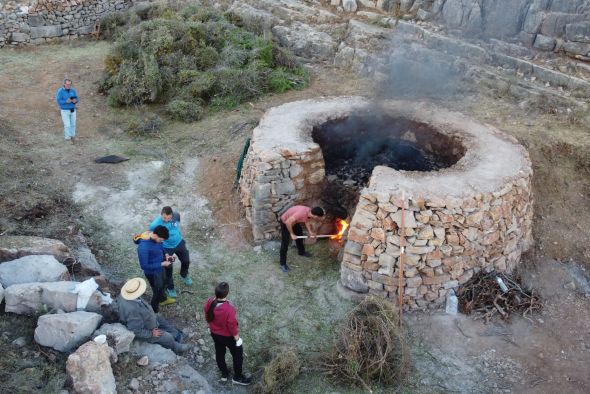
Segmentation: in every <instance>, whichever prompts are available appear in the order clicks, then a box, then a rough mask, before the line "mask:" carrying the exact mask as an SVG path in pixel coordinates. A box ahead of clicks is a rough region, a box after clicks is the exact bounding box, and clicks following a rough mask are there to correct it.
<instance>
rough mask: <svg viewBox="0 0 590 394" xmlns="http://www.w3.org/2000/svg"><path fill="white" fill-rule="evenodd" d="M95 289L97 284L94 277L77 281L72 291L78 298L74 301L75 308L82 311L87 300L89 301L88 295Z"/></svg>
mask: <svg viewBox="0 0 590 394" xmlns="http://www.w3.org/2000/svg"><path fill="white" fill-rule="evenodd" d="M96 289H98V284H97V283H96V281H95V280H94V278H90V279H88V280H85V281H84V282H82V283H78V284H77V285H76V287H74V291H73V293H78V300H77V302H76V309H77V310H79V311H83V310H85V309H86V305H88V301H90V297H91V296H92V294H93V293H94V292H95V291H96Z"/></svg>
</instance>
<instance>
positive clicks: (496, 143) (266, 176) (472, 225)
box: [240, 97, 533, 308]
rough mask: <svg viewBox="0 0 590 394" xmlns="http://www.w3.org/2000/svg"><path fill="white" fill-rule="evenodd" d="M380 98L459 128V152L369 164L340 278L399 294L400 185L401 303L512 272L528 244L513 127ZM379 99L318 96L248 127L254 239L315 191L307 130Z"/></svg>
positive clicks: (311, 199) (318, 165) (246, 183)
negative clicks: (444, 158) (434, 163)
mask: <svg viewBox="0 0 590 394" xmlns="http://www.w3.org/2000/svg"><path fill="white" fill-rule="evenodd" d="M379 105H380V107H381V108H380V110H381V111H385V113H387V114H388V115H389V116H392V117H400V118H405V119H408V120H412V121H415V122H421V123H423V124H427V125H428V126H429V127H431V128H432V129H434V130H437V131H438V132H440V133H442V134H445V135H448V136H452V137H456V138H454V139H457V140H460V141H461V144H462V145H463V147H462V148H464V151H465V154H464V156H463V157H462V158H461V159H459V161H458V162H457V163H456V164H455V165H453V166H451V167H449V168H446V169H442V170H438V171H432V172H406V171H396V170H394V169H392V168H388V167H383V166H378V167H376V168H375V169H374V170H373V172H372V175H371V178H370V180H369V184H368V185H367V187H366V188H364V189H363V190H362V191H361V196H360V199H359V203H358V206H357V207H356V210H355V212H354V215H353V217H352V220H351V223H350V224H351V225H350V229H349V232H348V237H347V241H346V244H345V247H344V253H343V257H342V264H341V280H340V283H341V285H343V286H344V287H345V288H347V289H349V290H352V291H355V292H357V293H361V294H374V295H379V296H382V297H387V298H391V299H396V298H397V295H398V288H397V286H398V281H399V276H398V272H399V256H400V235H401V234H400V232H401V229H400V227H401V206H402V204H404V200H402V196H404V197H405V204H406V211H405V236H406V242H407V244H406V253H405V255H404V256H405V260H404V261H405V269H404V278H403V281H402V283H403V286H404V296H405V297H404V298H405V304H406V305H407V306H408V307H410V308H425V307H437V306H439V305H440V304H442V303H443V302H444V300H445V297H446V294H447V292H448V291H449V289H453V288H456V287H458V286H459V285H460V284H462V283H464V282H466V281H467V280H469V279H470V278H471V277H472V276H473V274H474V273H476V272H478V271H479V270H482V269H483V270H491V269H495V270H497V271H508V272H510V271H512V270H513V269H514V268H515V267H516V265H517V264H518V262H519V261H520V257H521V254H522V253H523V252H524V251H526V250H527V249H528V248H529V246H530V245H531V243H532V237H531V225H532V217H533V198H532V195H531V178H532V169H531V162H530V159H529V156H528V153H527V152H526V150H525V149H524V148H523V147H522V146H521V145H520V144H518V141H517V140H516V139H515V138H513V137H511V136H508V135H506V134H504V133H502V132H500V131H498V130H496V129H494V128H492V127H490V126H487V125H482V124H480V123H477V122H474V121H473V120H471V119H469V118H467V117H465V116H463V115H461V114H458V113H452V112H448V111H445V110H441V109H438V108H436V107H434V106H432V105H431V104H426V103H411V102H402V101H388V102H385V103H380V104H379ZM375 106H376V103H374V102H370V101H369V100H367V99H365V98H362V97H339V98H329V99H326V98H321V99H315V100H306V101H301V102H294V103H289V104H285V105H282V106H280V107H276V108H273V109H271V110H270V111H268V112H267V113H266V114H265V116H264V117H263V119H262V120H261V122H260V124H259V126H258V127H257V128H256V129H255V130H254V132H253V137H252V143H251V145H250V148H249V151H248V155H247V157H246V160H245V163H244V170H243V172H242V178H241V180H240V186H241V198H242V203H243V204H244V206H245V207H246V212H247V217H248V220H249V221H250V223H251V224H252V230H253V235H254V238H255V239H256V240H263V239H270V238H275V237H278V236H279V235H280V233H279V225H278V216H279V213H280V212H281V211H282V210H283V209H284V208H286V207H287V206H289V205H291V204H293V203H308V204H314V203H316V202H319V201H320V200H321V196H320V193H321V190H322V188H321V185H322V183H323V180H324V178H325V165H324V159H323V155H322V151H321V149H320V147H319V145H318V144H316V143H315V142H313V140H312V137H311V133H312V129H313V128H314V127H315V126H318V125H321V124H323V123H325V122H327V121H329V120H334V119H342V118H344V117H347V116H350V115H351V114H356V115H358V114H359V113H363V111H368V109H370V108H373V109H374V107H375ZM411 134H412V133H411V132H410V133H409V138H411ZM462 150H463V149H462Z"/></svg>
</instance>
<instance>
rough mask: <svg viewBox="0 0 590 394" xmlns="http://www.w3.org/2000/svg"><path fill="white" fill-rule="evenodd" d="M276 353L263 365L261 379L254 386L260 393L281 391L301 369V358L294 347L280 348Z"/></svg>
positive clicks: (271, 393)
mask: <svg viewBox="0 0 590 394" xmlns="http://www.w3.org/2000/svg"><path fill="white" fill-rule="evenodd" d="M276 353H277V355H276V356H275V357H274V358H273V359H272V360H271V361H270V362H269V363H268V365H267V366H266V367H264V372H263V373H262V379H261V381H260V382H259V383H258V384H257V385H256V386H255V387H254V389H255V392H257V393H262V394H274V393H281V392H283V391H284V389H285V388H286V387H287V386H288V385H289V384H291V383H292V382H293V381H294V380H295V378H296V377H297V375H299V372H300V371H301V360H300V359H299V356H298V355H297V351H296V350H295V349H294V348H281V349H278V350H277V351H276Z"/></svg>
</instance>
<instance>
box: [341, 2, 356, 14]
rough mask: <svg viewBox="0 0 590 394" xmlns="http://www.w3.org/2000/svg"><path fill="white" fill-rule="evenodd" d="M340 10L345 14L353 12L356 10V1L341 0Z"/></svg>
mask: <svg viewBox="0 0 590 394" xmlns="http://www.w3.org/2000/svg"><path fill="white" fill-rule="evenodd" d="M342 8H344V11H346V12H355V11H356V9H357V5H356V0H342Z"/></svg>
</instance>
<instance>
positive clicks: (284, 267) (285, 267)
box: [281, 264, 291, 272]
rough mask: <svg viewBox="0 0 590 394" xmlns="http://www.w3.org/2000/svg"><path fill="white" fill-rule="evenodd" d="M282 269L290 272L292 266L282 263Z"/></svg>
mask: <svg viewBox="0 0 590 394" xmlns="http://www.w3.org/2000/svg"><path fill="white" fill-rule="evenodd" d="M281 271H283V272H289V271H291V268H289V266H288V265H287V264H285V265H281Z"/></svg>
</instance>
